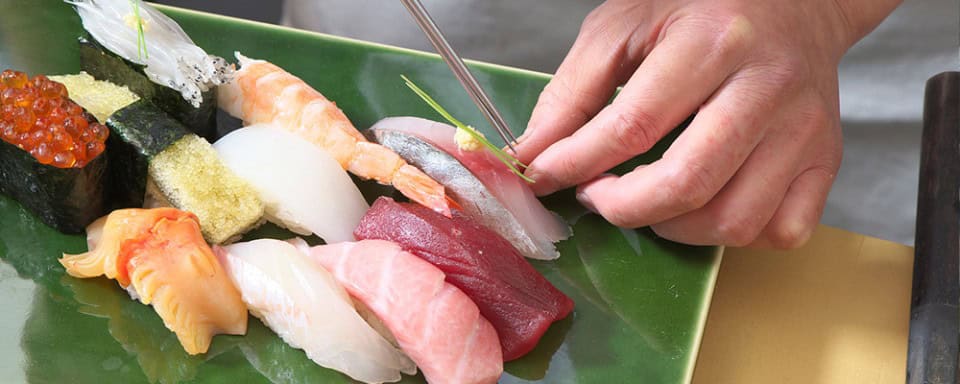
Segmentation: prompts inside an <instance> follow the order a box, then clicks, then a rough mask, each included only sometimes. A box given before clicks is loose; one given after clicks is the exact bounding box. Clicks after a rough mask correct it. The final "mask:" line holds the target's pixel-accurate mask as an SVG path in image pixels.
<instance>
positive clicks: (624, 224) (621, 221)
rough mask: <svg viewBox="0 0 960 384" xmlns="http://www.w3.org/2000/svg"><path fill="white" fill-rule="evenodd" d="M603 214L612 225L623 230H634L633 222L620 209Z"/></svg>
mask: <svg viewBox="0 0 960 384" xmlns="http://www.w3.org/2000/svg"><path fill="white" fill-rule="evenodd" d="M601 212H602V216H603V217H604V218H605V219H607V221H609V222H610V224H613V225H616V226H618V227H621V228H632V227H634V225H633V220H632V218H630V217H629V215H627V214H626V213H625V212H624V211H622V210H620V209H613V210H609V211H607V212H603V211H601Z"/></svg>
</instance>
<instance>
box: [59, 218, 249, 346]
mask: <svg viewBox="0 0 960 384" xmlns="http://www.w3.org/2000/svg"><path fill="white" fill-rule="evenodd" d="M87 244H88V247H89V249H90V250H89V251H88V252H85V253H81V254H77V255H67V254H64V255H63V257H62V258H61V259H60V264H62V265H63V266H64V268H66V270H67V273H68V274H69V275H70V276H73V277H78V278H89V277H97V276H106V277H108V278H111V279H116V280H117V282H118V283H119V284H120V286H122V287H124V288H126V289H127V290H128V291H129V292H130V294H131V296H133V297H135V298H136V299H138V300H140V301H141V302H142V303H144V304H147V305H153V308H154V310H156V311H157V314H159V315H160V318H161V319H163V324H164V325H165V326H166V327H167V328H168V329H170V330H171V331H173V332H174V333H175V334H176V335H177V339H178V340H180V344H181V345H182V346H183V349H184V350H185V351H186V352H187V353H189V354H191V355H194V354H198V353H205V352H206V351H207V349H208V348H209V347H210V342H211V340H212V339H213V336H214V335H216V334H220V333H225V334H230V335H242V334H244V333H246V330H247V308H246V306H244V304H243V301H241V300H240V293H239V292H238V291H237V289H236V288H235V287H234V286H233V283H232V282H231V281H230V278H229V276H227V274H226V272H225V271H224V270H223V268H222V267H221V266H220V263H218V262H217V259H216V257H215V256H214V254H213V251H212V250H211V249H210V247H209V246H207V243H205V242H204V241H203V237H202V235H201V233H200V224H199V223H198V222H197V217H196V216H194V215H193V214H191V213H189V212H184V211H180V210H176V209H173V208H155V209H123V210H117V211H114V212H112V213H110V214H109V215H107V216H105V217H103V218H101V219H99V220H97V221H95V222H94V223H93V224H91V225H90V227H89V228H88V229H87Z"/></svg>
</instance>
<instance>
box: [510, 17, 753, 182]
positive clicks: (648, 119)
mask: <svg viewBox="0 0 960 384" xmlns="http://www.w3.org/2000/svg"><path fill="white" fill-rule="evenodd" d="M721 25H724V27H723V28H720V30H719V31H718V30H716V29H717V28H706V27H704V26H703V25H700V24H695V23H692V22H690V23H687V24H678V25H676V26H674V27H672V29H671V30H670V31H667V32H666V34H665V37H664V38H663V41H661V42H660V43H659V44H658V45H657V46H656V47H655V48H654V49H653V51H652V52H651V53H650V55H648V56H647V58H646V59H645V60H644V62H643V63H642V64H641V65H640V67H639V69H638V70H637V71H636V72H635V73H634V74H633V76H632V77H631V78H630V80H629V81H628V82H627V85H626V86H625V87H624V89H623V91H622V92H621V93H620V95H618V96H617V98H616V99H615V100H614V101H613V103H611V104H610V105H608V106H607V107H606V108H604V109H603V110H602V111H601V112H600V113H599V114H598V115H597V116H596V117H594V118H593V119H591V120H590V121H589V122H588V123H587V124H586V125H585V126H584V127H583V128H581V129H580V130H578V131H577V132H576V133H575V134H573V135H572V136H569V137H567V138H565V139H562V140H560V141H558V142H556V143H554V144H553V145H551V146H550V147H549V148H547V149H546V150H545V151H543V153H541V154H540V155H539V156H537V157H536V158H535V159H534V160H533V161H532V162H531V163H530V167H529V168H528V171H527V175H528V176H530V177H531V178H533V179H535V180H536V183H535V184H534V185H533V189H534V191H535V192H536V193H537V194H540V195H543V194H549V193H552V192H554V191H556V190H559V189H561V188H565V187H568V186H571V185H575V184H579V183H582V182H585V181H588V180H590V179H593V178H594V177H596V176H597V175H599V174H600V173H602V172H605V171H607V170H608V169H610V168H613V167H614V166H616V165H618V164H620V163H623V162H625V161H627V160H629V159H630V158H632V157H634V156H636V155H638V154H641V153H644V152H646V151H647V150H649V149H650V148H651V147H652V146H653V145H654V144H655V143H656V142H657V141H659V140H660V139H661V138H662V137H663V136H664V135H666V133H667V132H669V131H670V130H672V129H673V128H674V127H676V126H677V125H679V124H680V123H681V122H683V120H685V119H686V118H687V117H688V116H689V115H690V114H692V113H693V112H694V111H695V110H696V109H697V108H698V107H700V106H701V105H702V104H703V103H704V102H705V101H706V100H707V99H708V98H709V97H710V96H711V94H713V93H714V92H715V90H716V89H718V88H719V87H720V85H721V84H722V83H723V82H724V81H725V80H726V79H727V77H728V76H729V75H730V74H731V73H733V72H734V71H735V70H736V69H737V68H738V67H739V66H740V64H741V63H742V62H743V59H744V57H745V54H746V52H747V50H748V47H749V46H750V43H749V41H748V40H749V39H750V38H751V37H750V26H749V24H748V23H747V22H746V21H745V20H744V19H742V18H733V19H732V20H731V21H729V22H728V23H726V24H721Z"/></svg>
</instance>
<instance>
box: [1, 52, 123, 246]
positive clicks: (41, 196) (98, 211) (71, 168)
mask: <svg viewBox="0 0 960 384" xmlns="http://www.w3.org/2000/svg"><path fill="white" fill-rule="evenodd" d="M68 96H69V94H68V92H67V89H66V88H65V87H64V86H63V85H62V84H60V83H57V82H54V81H51V80H49V79H47V78H46V77H45V76H43V75H38V76H35V77H34V78H32V79H31V78H28V76H27V74H25V73H23V72H17V71H13V70H9V69H8V70H5V71H3V72H2V73H0V138H2V140H0V193H3V194H6V195H9V196H11V197H13V198H14V199H15V200H17V201H18V202H20V204H22V205H23V206H24V207H25V208H27V209H28V210H30V211H31V212H32V213H34V214H35V215H37V216H38V217H40V219H41V220H42V221H43V222H44V223H45V224H47V225H49V226H51V227H53V228H55V229H57V230H59V231H61V232H66V233H80V232H82V231H83V229H84V227H86V226H87V225H88V224H90V222H92V221H94V220H96V219H97V218H98V217H100V216H102V215H104V214H105V213H106V210H107V201H106V198H107V192H106V190H105V188H104V184H105V181H104V179H105V177H106V170H107V159H106V157H107V156H106V155H105V154H104V153H103V152H104V150H105V147H106V146H105V142H106V139H107V137H108V136H109V130H107V129H106V127H104V126H103V125H101V124H99V123H98V122H97V120H96V119H95V118H94V117H93V116H92V115H90V114H88V113H86V112H85V111H84V110H83V108H82V107H80V106H79V105H77V104H76V103H74V102H73V101H72V100H70V99H69V97H68Z"/></svg>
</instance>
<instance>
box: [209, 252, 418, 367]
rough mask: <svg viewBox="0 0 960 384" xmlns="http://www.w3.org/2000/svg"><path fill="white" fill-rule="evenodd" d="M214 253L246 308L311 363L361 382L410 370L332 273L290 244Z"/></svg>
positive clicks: (400, 355)
mask: <svg viewBox="0 0 960 384" xmlns="http://www.w3.org/2000/svg"><path fill="white" fill-rule="evenodd" d="M216 253H217V257H218V258H219V259H220V261H221V262H222V263H223V265H224V268H225V269H226V270H227V273H228V274H229V275H230V278H231V279H232V280H233V282H234V283H235V284H236V285H237V287H238V288H239V289H240V292H241V294H242V296H243V302H244V303H246V304H247V306H249V308H250V312H251V313H253V315H254V316H257V317H258V318H260V319H261V320H263V322H264V324H266V325H267V326H268V327H270V329H273V330H274V332H277V334H278V335H280V337H281V338H283V340H284V341H286V342H287V343H288V344H290V345H291V346H293V347H295V348H300V349H303V350H304V351H305V352H306V353H307V357H309V358H310V359H311V360H313V361H314V362H316V363H317V364H319V365H322V366H324V367H327V368H331V369H335V370H337V371H340V372H343V373H345V374H346V375H348V376H350V377H352V378H353V379H355V380H360V381H363V382H367V383H382V382H394V381H398V380H400V377H401V376H400V372H404V373H408V374H413V373H415V372H416V366H415V365H414V364H413V362H412V361H410V359H409V358H407V357H406V356H404V355H403V353H401V352H400V351H399V350H397V349H396V348H395V347H394V346H393V345H391V344H390V343H389V342H388V341H387V340H386V339H384V338H383V337H382V336H381V335H380V334H378V333H377V332H376V331H375V330H374V329H373V328H371V327H370V325H368V324H367V323H366V322H364V320H363V318H361V316H360V315H359V314H358V313H357V311H356V310H355V309H354V307H353V304H352V302H351V300H350V296H348V295H347V292H346V291H344V289H343V287H341V286H340V284H339V283H337V281H336V280H335V279H334V278H333V276H331V274H330V273H329V272H327V271H326V270H325V269H324V268H323V267H321V266H320V265H319V264H317V263H314V262H313V261H311V260H310V259H309V258H308V257H307V255H305V254H303V253H301V252H300V251H299V250H298V249H297V247H296V246H294V245H292V244H290V243H288V242H284V241H280V240H273V239H260V240H254V241H250V242H245V243H235V244H231V245H228V246H224V247H217V248H216Z"/></svg>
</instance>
